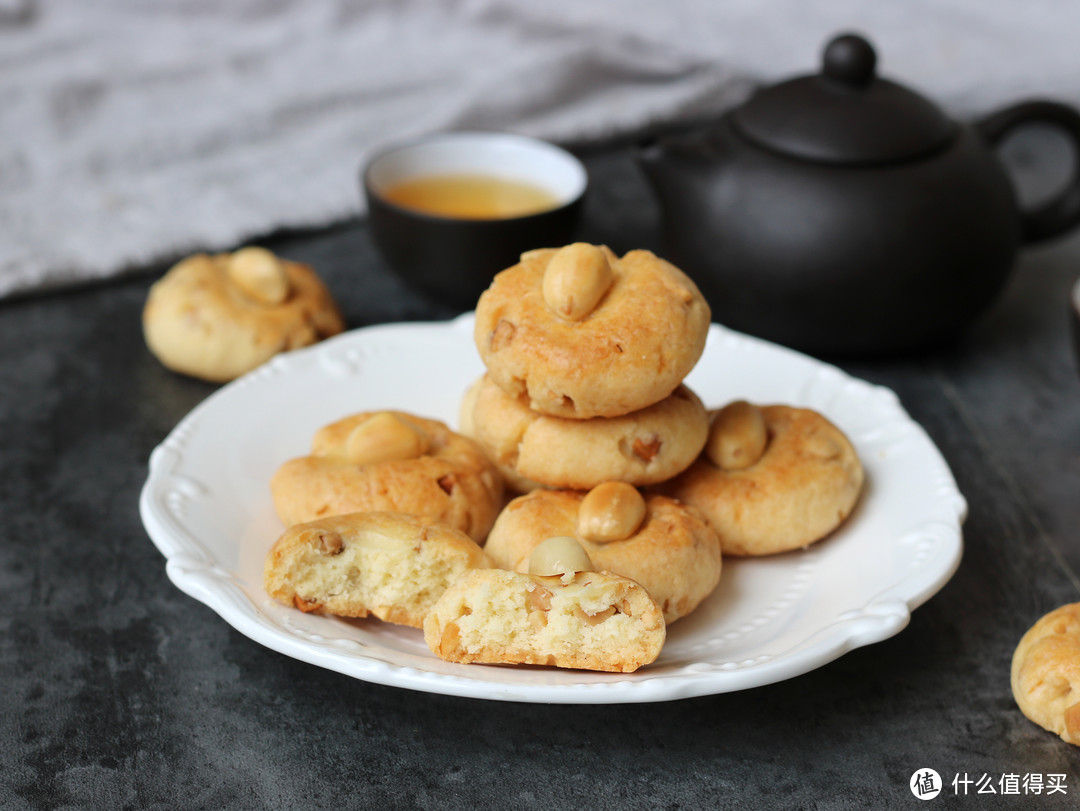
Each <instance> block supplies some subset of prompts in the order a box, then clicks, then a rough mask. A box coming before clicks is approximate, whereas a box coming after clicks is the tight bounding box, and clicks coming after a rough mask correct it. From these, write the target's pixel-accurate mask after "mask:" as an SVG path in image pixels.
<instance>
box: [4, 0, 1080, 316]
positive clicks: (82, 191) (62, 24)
mask: <svg viewBox="0 0 1080 811" xmlns="http://www.w3.org/2000/svg"><path fill="white" fill-rule="evenodd" d="M818 5H820V4H818ZM848 29H855V30H860V31H862V32H864V33H866V34H867V35H868V36H870V37H871V39H873V40H874V42H875V44H876V45H877V46H878V49H879V52H880V55H881V62H880V65H881V69H882V71H883V72H885V73H886V74H889V75H893V76H897V77H900V78H902V79H903V81H904V82H906V83H909V84H912V85H914V86H916V87H918V88H920V89H922V90H924V91H926V92H929V93H930V94H931V95H932V96H934V97H935V98H937V99H938V101H940V102H941V103H942V104H943V105H944V106H946V107H947V108H949V109H950V110H951V111H953V112H956V113H959V114H961V115H970V114H974V113H977V112H983V111H988V110H989V108H990V107H992V106H994V105H997V104H1001V103H1004V102H1007V101H1011V100H1014V99H1017V98H1019V97H1021V96H1026V95H1032V94H1039V95H1051V96H1056V97H1058V98H1064V99H1065V100H1070V101H1080V49H1077V48H1076V47H1075V42H1074V39H1073V37H1072V36H1071V34H1070V32H1075V31H1077V30H1080V7H1077V8H1073V7H1063V5H1062V4H1055V3H1052V2H1049V0H1047V2H1043V3H1038V2H1035V3H1026V4H1024V6H1023V8H1022V10H1021V9H1018V8H1017V7H1015V6H1014V5H1012V4H1009V3H1006V2H1003V0H993V2H989V3H986V2H979V0H951V1H950V2H931V0H920V2H907V3H904V4H867V3H860V2H856V0H841V1H840V2H833V3H830V4H827V8H825V9H820V8H816V7H815V8H813V9H811V8H810V6H809V4H803V3H799V2H797V0H769V2H755V0H731V1H729V2H726V3H717V2H715V0H668V1H667V2H665V3H625V2H608V1H606V0H605V1H604V2H590V3H581V2H578V1H577V0H547V2H543V3H527V2H524V0H501V1H500V0H477V1H475V2H470V1H468V0H465V1H464V2H443V3H436V2H430V1H428V2H425V0H366V1H365V2H354V3H349V2H337V3H331V2H313V1H312V0H307V1H305V0H276V1H275V2H273V3H270V2H262V1H257V0H231V1H230V2H228V3H221V4H208V3H191V2H188V1H187V0H155V2H151V3H131V2H130V1H129V0H98V2H95V3H85V2H81V0H53V1H52V2H49V1H48V0H36V1H35V0H3V2H2V4H0V223H3V224H4V238H3V239H2V240H0V296H4V295H12V294H16V293H20V292H27V291H33V290H40V289H47V288H50V287H56V286H60V285H64V284H69V283H74V282H82V281H86V280H91V279H98V278H105V277H109V276H113V275H116V274H119V273H122V272H124V271H126V270H130V269H136V268H142V267H146V266H147V265H149V264H152V263H157V262H164V261H168V260H171V259H173V258H177V257H179V256H182V255H184V254H186V253H190V252H193V251H197V250H220V249H226V248H231V247H233V246H235V245H237V244H239V243H241V242H244V241H249V240H252V239H255V238H257V237H259V236H261V235H266V234H268V233H270V232H273V231H274V230H276V229H281V228H304V227H318V226H324V225H330V224H333V223H335V222H339V221H342V220H345V219H348V218H351V217H355V216H357V215H360V214H362V213H363V209H362V200H361V197H360V194H359V190H358V184H357V171H358V169H359V167H360V166H361V164H362V162H363V161H364V159H365V157H366V156H367V155H369V154H370V153H371V152H372V151H373V150H375V149H377V148H379V147H380V146H381V145H384V144H385V143H387V142H389V141H392V140H395V139H398V138H403V137H409V136H412V135H416V134H419V133H424V132H431V131H438V130H450V129H498V130H508V131H515V132H521V133H526V134H531V135H536V136H539V137H543V138H547V139H550V140H554V141H557V142H564V143H572V144H581V143H584V142H594V141H602V140H604V139H608V138H613V137H619V136H625V135H627V134H631V133H635V132H638V131H641V130H642V129H644V128H647V127H651V126H655V125H658V124H664V123H671V122H678V121H685V120H698V119H703V118H708V117H711V116H715V115H718V114H719V113H720V112H721V111H723V110H724V109H726V108H727V107H729V106H730V105H732V104H734V103H736V102H738V101H740V100H741V99H743V98H744V97H745V96H746V95H747V94H748V93H749V92H750V90H751V89H752V87H753V85H754V83H755V82H756V81H758V80H762V79H764V80H773V79H776V78H778V77H780V76H783V75H786V74H791V73H796V72H806V71H811V70H816V69H817V64H818V61H819V58H820V51H821V48H822V46H823V44H824V42H825V41H826V40H827V39H828V37H829V36H831V35H832V34H834V33H837V32H838V31H841V30H848Z"/></svg>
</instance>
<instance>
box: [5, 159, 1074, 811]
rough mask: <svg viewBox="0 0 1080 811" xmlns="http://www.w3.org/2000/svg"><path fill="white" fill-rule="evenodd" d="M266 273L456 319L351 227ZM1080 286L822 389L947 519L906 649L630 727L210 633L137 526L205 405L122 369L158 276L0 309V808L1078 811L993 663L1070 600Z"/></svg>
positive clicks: (142, 359)
mask: <svg viewBox="0 0 1080 811" xmlns="http://www.w3.org/2000/svg"><path fill="white" fill-rule="evenodd" d="M1019 153H1020V155H1019V156H1020V157H1021V158H1023V159H1024V160H1027V161H1029V163H1030V162H1031V161H1034V164H1031V167H1030V168H1031V171H1033V172H1034V173H1035V174H1038V172H1037V171H1035V168H1036V166H1035V164H1038V160H1037V158H1038V157H1039V155H1038V154H1035V153H1032V152H1030V151H1027V152H1025V150H1023V149H1020V150H1019ZM588 164H589V168H590V172H591V173H592V177H593V180H594V184H593V190H594V194H593V197H592V198H591V200H590V201H589V206H588V212H587V218H586V223H585V227H584V230H583V234H582V236H583V237H584V238H587V239H590V240H593V241H597V242H607V243H609V244H611V245H612V246H613V247H614V248H616V249H617V250H619V251H623V250H626V249H628V248H631V247H657V243H656V210H655V207H654V206H653V204H652V202H651V199H650V197H649V195H648V193H647V190H646V189H645V186H644V182H643V181H642V179H641V177H640V175H639V174H638V172H637V171H636V169H635V167H634V166H633V165H632V163H631V161H630V159H629V157H628V155H627V153H626V152H625V151H622V150H615V151H611V152H602V153H598V154H592V155H590V156H588ZM272 247H274V248H275V249H277V250H279V251H280V252H282V253H283V254H285V255H287V256H290V257H292V258H295V259H299V260H303V261H307V262H311V263H312V264H314V265H315V266H316V267H317V268H319V270H320V272H322V273H323V275H324V276H325V278H326V279H327V281H328V283H329V284H330V286H331V288H332V290H333V292H334V294H335V295H336V296H337V297H338V298H339V300H340V302H341V304H342V307H343V309H344V311H345V314H346V316H347V318H348V321H349V324H350V326H352V327H358V326H362V325H364V324H368V323H374V322H378V321H387V320H402V319H420V318H438V317H444V316H449V315H451V313H450V312H448V311H445V310H442V309H440V308H439V307H437V306H434V305H431V304H429V303H426V302H424V301H422V300H421V299H419V298H418V297H417V296H415V295H414V294H412V293H410V292H409V291H408V290H406V289H405V288H404V287H402V285H401V284H400V283H399V282H397V281H396V280H395V279H394V277H392V276H391V275H389V274H388V273H387V272H386V270H385V268H384V267H383V265H382V262H381V260H380V259H379V257H378V256H377V255H376V254H375V253H374V251H373V248H372V244H371V241H370V237H369V234H368V232H367V230H366V227H365V226H364V225H363V224H362V223H358V222H352V223H348V224H346V225H344V226H342V227H340V228H338V229H334V230H329V231H324V232H319V233H314V234H304V235H298V236H294V237H282V238H279V239H278V240H276V241H275V242H273V243H272ZM1078 268H1080V238H1077V237H1072V238H1070V239H1068V240H1066V241H1062V242H1058V243H1055V244H1052V245H1048V246H1045V247H1042V248H1039V249H1038V250H1036V251H1030V252H1028V253H1026V254H1025V255H1024V257H1023V260H1022V262H1021V265H1020V267H1019V268H1018V270H1017V273H1016V276H1015V278H1014V279H1013V281H1012V283H1011V284H1010V285H1009V288H1008V289H1007V290H1006V292H1005V295H1004V296H1003V297H1002V299H1001V301H1000V302H999V303H998V304H997V305H996V306H995V307H994V308H993V310H992V311H991V312H989V313H988V314H987V315H986V316H985V317H984V318H983V319H981V320H980V321H979V322H978V324H976V325H975V327H974V328H973V329H972V330H971V331H970V333H969V334H968V335H967V336H966V337H965V338H964V339H963V340H962V341H960V342H959V343H957V344H955V345H952V346H949V347H942V348H941V349H939V350H938V351H936V352H933V353H931V354H929V355H926V356H923V357H919V358H912V359H908V360H902V361H901V360H898V361H890V362H873V363H871V362H862V363H844V364H843V365H844V367H845V368H847V369H848V370H849V371H851V372H853V373H854V374H856V375H859V376H861V377H864V378H867V379H869V380H871V381H874V382H877V383H881V384H884V385H887V386H890V387H892V388H894V389H895V390H896V391H897V393H898V394H899V395H900V397H901V399H902V401H903V403H904V405H905V406H906V408H907V409H908V410H909V411H910V413H911V414H912V415H913V417H914V418H915V419H917V420H918V421H919V422H921V423H922V424H923V425H924V426H925V427H926V429H927V431H928V432H929V433H930V435H931V437H932V438H933V439H934V441H935V442H936V443H937V444H938V445H939V447H940V448H941V450H942V452H943V453H944V455H945V457H946V459H947V460H948V462H949V464H950V465H951V467H952V469H953V471H954V473H955V475H956V477H957V480H958V482H959V485H960V487H961V489H962V491H963V492H964V494H965V495H966V497H967V498H968V501H969V503H970V518H969V520H968V522H967V524H966V526H965V541H966V551H965V557H964V560H963V563H962V565H961V567H960V570H959V571H958V573H957V574H956V576H955V577H954V578H953V579H952V580H951V581H950V583H949V584H948V585H947V586H946V587H945V588H944V589H943V590H942V591H941V592H940V593H939V594H938V595H936V596H935V597H933V598H932V599H931V600H930V601H929V602H928V603H926V604H925V605H924V606H922V607H921V608H919V609H917V610H916V611H915V612H914V615H913V617H912V621H911V624H910V625H909V626H908V627H907V628H906V629H905V630H904V631H902V632H901V633H900V634H899V635H898V636H896V637H894V638H892V639H890V640H887V641H885V642H883V643H880V644H877V645H874V646H872V647H869V648H863V649H859V650H856V651H853V652H851V653H849V654H847V655H845V656H843V657H841V658H840V659H838V660H837V661H835V662H833V663H831V664H829V665H827V666H825V667H823V668H821V669H819V670H816V671H813V672H811V673H808V674H806V675H804V676H801V677H798V678H796V679H792V680H790V681H787V682H783V683H779V684H775V685H771V686H767V687H762V688H758V689H755V690H750V691H745V692H740V693H734V694H728V695H719V696H713V697H704V698H697V699H691V700H686V701H678V702H670V703H661V704H653V705H626V706H582V707H575V706H545V705H528V704H508V703H497V702H484V701H478V700H470V699H457V698H449V697H443V696H438V695H430V694H425V693H414V692H409V691H405V690H400V689H396V688H391V687H381V686H377V685H370V684H366V683H364V682H360V681H355V680H352V679H349V678H346V677H344V676H341V675H338V674H336V673H331V672H329V671H325V670H321V669H319V668H317V667H314V666H311V665H307V664H303V663H301V662H298V661H295V660H292V659H290V658H287V657H285V656H282V655H280V654H277V653H274V652H273V651H270V650H268V649H266V648H263V647H261V646H259V645H257V644H256V643H254V642H252V641H250V640H248V639H247V638H245V637H243V636H241V635H240V634H238V633H237V632H235V631H233V630H232V629H231V628H230V627H229V626H228V625H227V624H226V623H225V622H223V621H222V620H221V619H219V618H218V617H217V616H216V615H215V614H213V613H212V612H211V611H210V610H209V609H207V608H206V607H205V606H203V605H202V604H200V603H198V602H196V601H195V600H192V599H191V598H189V597H187V596H186V595H184V594H183V593H181V592H180V591H179V590H177V589H176V588H175V587H173V586H172V584H171V583H170V582H169V581H168V580H167V578H166V576H165V566H164V560H163V559H162V557H161V556H160V554H159V553H158V552H157V550H156V549H155V548H154V546H153V545H152V544H151V542H150V541H149V539H148V538H147V537H146V534H145V532H144V531H143V529H142V527H141V525H140V522H139V518H138V514H137V508H136V502H137V499H138V492H139V488H140V487H141V485H142V483H143V481H144V479H145V475H146V462H147V457H148V455H149V453H150V450H151V449H152V448H153V447H154V445H156V444H157V443H158V442H160V441H161V440H162V439H163V438H164V437H165V435H166V434H167V433H168V432H169V431H170V430H171V429H172V427H173V426H174V425H175V424H176V422H177V421H178V420H179V419H180V418H182V417H183V416H184V415H185V414H186V413H187V412H188V411H189V410H190V409H191V408H192V407H194V406H195V405H196V404H197V403H199V402H200V401H201V400H202V399H203V398H205V397H206V396H207V395H208V394H210V393H211V392H212V391H213V390H214V387H213V386H210V385H207V384H204V383H200V382H197V381H194V380H190V379H186V378H182V377H179V376H176V375H173V374H171V373H169V372H168V371H166V370H165V369H163V368H162V367H161V366H160V365H159V364H158V363H157V361H156V360H154V359H153V358H152V357H151V356H150V354H149V353H148V352H147V350H146V349H145V347H144V346H143V344H142V342H141V336H140V332H139V315H140V311H141V307H142V304H143V302H144V300H145V297H146V293H147V290H148V287H149V284H150V283H151V281H152V280H153V279H154V278H155V277H156V275H157V273H159V272H160V268H150V269H148V270H147V272H146V273H144V274H141V275H139V276H135V277H132V278H129V279H127V280H124V281H121V282H116V283H113V284H110V285H104V286H98V287H94V288H92V289H86V290H81V291H71V292H68V293H65V294H63V295H53V296H49V297H40V298H33V299H26V300H21V301H13V302H8V303H7V304H2V305H0V443H2V444H0V469H2V470H3V477H2V479H0V515H2V516H3V518H4V520H3V522H2V524H0V593H2V594H3V595H4V599H3V604H2V608H0V685H2V686H3V689H2V690H0V740H2V741H4V745H3V746H0V807H3V808H5V809H6V808H13V809H20V808H35V809H36V808H41V809H45V808H49V809H52V808H94V809H97V808H110V809H112V808H161V809H178V808H179V809H187V808H193V809H194V808H208V809H218V808H271V809H292V808H306V807H320V808H323V807H346V808H372V807H383V806H385V807H394V808H431V809H435V808H440V809H441V808H501V807H508V806H520V807H528V808H540V807H583V808H641V809H646V808H649V809H651V808H658V807H659V808H700V807H709V808H711V807H717V808H747V807H749V808H784V809H787V808H822V809H838V808H845V809H846V808H853V809H856V808H857V809H865V808H912V807H924V806H922V805H921V804H919V803H917V801H916V800H915V798H914V797H912V795H911V794H910V792H909V790H908V788H907V782H908V780H909V779H910V777H911V775H912V773H913V772H914V771H915V770H916V769H921V768H924V767H930V768H934V769H936V770H937V771H938V772H939V773H941V774H942V775H943V776H944V777H945V778H946V780H949V781H951V779H952V776H953V775H954V774H957V773H961V774H962V773H967V774H969V775H970V776H971V778H972V779H977V778H979V777H980V776H981V775H983V774H989V775H990V776H991V777H992V778H993V779H994V780H995V781H996V780H997V779H998V778H999V777H1000V776H1001V775H1003V774H1007V773H1016V774H1020V775H1023V774H1026V773H1029V772H1033V773H1039V774H1048V773H1051V772H1056V773H1063V774H1066V775H1067V784H1068V794H1067V795H1065V796H1064V797H1063V796H1062V795H1060V794H1059V795H1056V796H1054V797H1047V796H1042V797H1033V798H1032V797H1028V798H1026V799H1027V802H1026V803H1025V798H1024V797H1022V796H1021V797H990V796H979V797H976V796H974V795H972V796H969V797H968V798H967V800H966V801H964V800H962V799H960V798H955V797H939V798H938V799H937V800H936V801H935V802H937V803H939V804H945V806H946V807H978V808H1021V807H1027V808H1048V809H1050V808H1058V809H1060V808H1066V807H1075V805H1076V799H1077V797H1078V796H1080V750H1077V749H1076V748H1075V747H1071V746H1068V745H1066V744H1064V743H1062V742H1061V741H1060V740H1059V739H1058V738H1056V737H1055V736H1053V735H1051V734H1049V733H1046V732H1044V731H1042V730H1041V729H1039V728H1037V727H1035V726H1034V725H1033V724H1031V723H1030V722H1029V721H1027V720H1026V719H1025V718H1024V717H1023V716H1022V715H1021V714H1020V712H1019V711H1018V710H1017V708H1016V706H1015V704H1014V703H1013V700H1012V697H1011V694H1010V690H1009V661H1010V657H1011V655H1012V651H1013V648H1014V647H1015V644H1016V642H1017V641H1018V640H1019V638H1020V635H1021V634H1022V633H1023V632H1024V630H1026V628H1027V627H1028V626H1029V625H1030V624H1031V623H1032V622H1033V621H1034V620H1035V619H1036V618H1037V617H1038V616H1040V615H1041V614H1042V613H1043V612H1045V611H1047V610H1049V609H1051V608H1053V607H1056V606H1057V605H1059V604H1061V603H1065V602H1071V601H1076V600H1080V585H1078V580H1077V576H1076V574H1077V572H1080V536H1078V535H1077V529H1076V528H1077V527H1078V526H1080V500H1078V499H1077V498H1076V494H1077V492H1080V376H1078V374H1077V368H1076V364H1075V362H1074V358H1073V357H1072V355H1071V353H1070V349H1069V344H1068V329H1067V320H1066V300H1067V293H1068V289H1069V287H1070V285H1071V284H1072V282H1073V279H1074V278H1075V277H1076V275H1077V273H1078V270H1077V269H1078ZM948 793H951V788H950V789H948V791H947V794H948Z"/></svg>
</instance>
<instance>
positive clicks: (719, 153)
mask: <svg viewBox="0 0 1080 811" xmlns="http://www.w3.org/2000/svg"><path fill="white" fill-rule="evenodd" d="M635 158H636V160H637V164H638V166H640V167H641V171H642V173H643V174H644V175H645V177H646V179H647V180H648V181H649V183H650V184H651V185H652V187H653V190H654V191H655V192H656V194H657V195H658V196H659V198H660V201H661V203H665V202H666V201H668V200H670V199H674V198H677V197H680V196H684V195H685V194H686V193H687V192H688V191H689V190H690V189H696V188H697V187H698V186H699V184H700V183H701V182H702V180H703V178H704V177H705V176H712V175H713V174H715V173H716V172H717V171H722V170H723V168H724V166H725V165H726V164H727V162H728V160H727V155H726V154H725V150H724V149H723V148H722V147H721V146H720V145H719V144H717V143H713V142H711V141H708V140H706V139H705V138H702V137H700V136H699V137H687V136H682V137H667V138H663V137H662V138H651V139H647V140H643V141H640V142H638V144H637V150H636V153H635Z"/></svg>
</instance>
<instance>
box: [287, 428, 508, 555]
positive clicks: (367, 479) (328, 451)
mask: <svg viewBox="0 0 1080 811" xmlns="http://www.w3.org/2000/svg"><path fill="white" fill-rule="evenodd" d="M270 489H271V493H272V495H273V499H274V507H275V509H276V510H277V512H278V516H279V517H280V518H281V520H282V522H284V523H285V524H286V525H292V524H298V523H303V522H306V521H312V520H315V519H317V518H321V517H325V516H329V515H338V514H342V513H350V512H359V511H391V512H399V513H409V514H412V515H421V516H425V517H426V518H427V519H429V520H431V521H437V522H441V523H444V524H447V525H449V526H452V527H454V528H456V529H459V530H461V531H463V532H466V533H467V534H468V535H469V536H470V537H472V538H474V539H476V540H477V541H482V540H483V539H484V537H485V536H486V535H487V532H488V530H489V529H490V528H491V525H492V523H493V522H494V520H495V516H496V515H497V514H498V511H499V508H500V507H501V505H502V493H503V480H502V477H501V476H500V474H499V472H498V470H497V469H496V468H495V466H494V464H493V463H492V462H491V460H490V459H488V457H487V454H486V453H484V451H483V449H481V448H480V446H479V445H477V443H476V442H474V441H473V440H471V439H469V438H468V437H465V436H462V435H460V434H458V433H456V432H454V431H452V430H451V429H450V428H448V427H447V426H446V425H445V424H443V423H441V422H439V421H438V420H432V419H426V418H424V417H418V416H416V415H413V414H408V413H406V412H402V411H369V412H362V413H359V414H352V415H349V416H347V417H344V418H342V419H340V420H337V421H335V422H333V423H331V424H329V425H326V426H324V427H322V428H320V429H319V430H318V431H316V432H315V435H314V436H313V438H312V443H311V453H310V454H309V455H308V456H302V457H298V458H296V459H290V460H288V461H287V462H285V463H284V464H282V465H281V467H279V468H278V470H277V471H276V472H275V473H274V476H273V478H272V479H271V482H270Z"/></svg>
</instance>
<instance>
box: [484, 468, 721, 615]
mask: <svg viewBox="0 0 1080 811" xmlns="http://www.w3.org/2000/svg"><path fill="white" fill-rule="evenodd" d="M562 535H569V536H573V537H575V538H577V539H578V541H579V542H580V543H581V545H582V546H583V547H584V548H585V551H586V552H587V553H588V555H589V557H590V558H591V559H592V561H593V564H594V565H595V567H596V568H597V569H600V570H603V571H609V572H613V573H615V574H619V575H622V576H623V577H629V578H630V579H632V580H636V581H637V582H638V583H640V584H641V585H642V586H644V587H645V590H646V591H648V593H649V595H650V596H651V597H652V598H653V600H655V601H656V603H657V605H659V606H660V607H661V609H662V611H663V613H664V619H665V621H666V622H668V623H672V622H675V621H676V620H677V619H679V618H680V617H684V616H686V615H687V614H689V613H690V612H691V611H693V610H694V609H695V608H697V606H698V604H700V603H701V601H702V600H703V599H705V598H706V597H707V596H708V595H709V594H711V593H712V591H713V589H715V588H716V584H717V583H718V582H719V580H720V571H721V555H720V539H719V538H717V535H716V532H715V531H714V530H713V529H712V527H710V526H709V524H708V523H707V522H706V521H705V519H704V517H702V516H701V514H700V513H698V512H697V511H696V510H694V509H691V508H688V507H686V506H685V505H683V504H680V503H678V502H677V501H675V500H673V499H670V498H666V497H664V496H660V495H648V496H645V497H642V496H641V494H640V493H639V492H638V491H637V490H635V489H634V488H633V487H630V486H629V485H627V484H623V483H615V482H611V483H605V484H601V485H599V486H598V487H596V488H594V489H593V490H591V491H590V492H589V493H582V492H575V491H569V490H562V491H559V490H536V491H534V492H532V493H529V494H528V495H525V496H521V497H519V498H516V499H514V500H513V501H511V502H510V503H509V504H508V505H507V507H506V509H504V510H503V511H502V513H501V514H500V515H499V518H498V519H497V520H496V521H495V526H494V527H493V528H492V530H491V533H490V534H489V535H488V540H487V543H486V545H485V546H484V551H485V552H487V554H488V557H490V558H491V560H492V561H493V562H494V563H495V565H496V566H499V567H501V568H504V569H511V570H514V571H518V572H523V571H528V569H529V559H530V556H531V555H532V553H533V550H534V549H535V548H536V547H537V546H538V545H539V544H540V543H542V542H543V541H544V540H545V539H547V538H550V537H553V536H562Z"/></svg>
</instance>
